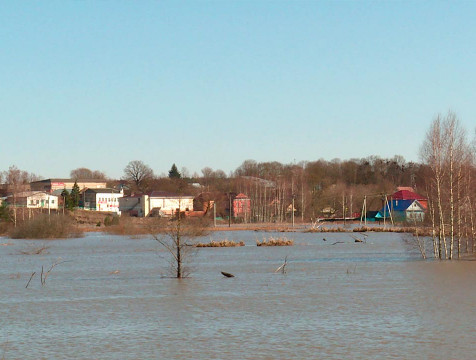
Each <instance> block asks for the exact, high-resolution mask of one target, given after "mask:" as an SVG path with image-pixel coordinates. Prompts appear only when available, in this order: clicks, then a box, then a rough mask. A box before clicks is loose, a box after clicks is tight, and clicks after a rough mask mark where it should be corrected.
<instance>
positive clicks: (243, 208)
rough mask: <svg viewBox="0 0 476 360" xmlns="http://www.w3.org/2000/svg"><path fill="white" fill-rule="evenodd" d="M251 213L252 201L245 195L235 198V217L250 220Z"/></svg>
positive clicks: (241, 194)
mask: <svg viewBox="0 0 476 360" xmlns="http://www.w3.org/2000/svg"><path fill="white" fill-rule="evenodd" d="M250 211H251V199H250V198H249V197H248V196H246V195H245V194H243V193H239V194H238V195H236V196H235V197H234V198H233V217H235V218H244V219H245V220H246V219H249V217H250V214H251V213H250Z"/></svg>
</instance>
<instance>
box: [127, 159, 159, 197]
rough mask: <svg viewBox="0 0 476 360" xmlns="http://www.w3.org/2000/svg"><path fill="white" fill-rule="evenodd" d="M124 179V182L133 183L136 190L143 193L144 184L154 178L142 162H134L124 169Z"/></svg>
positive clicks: (150, 170)
mask: <svg viewBox="0 0 476 360" xmlns="http://www.w3.org/2000/svg"><path fill="white" fill-rule="evenodd" d="M124 177H125V179H126V180H128V181H131V182H133V183H134V185H135V186H136V188H137V189H138V190H140V191H144V190H145V185H146V184H145V183H146V182H147V181H148V180H151V179H152V178H153V177H154V172H153V171H152V169H151V168H150V167H149V166H148V165H146V164H144V163H143V162H142V161H140V160H134V161H131V162H129V164H127V166H126V167H125V168H124Z"/></svg>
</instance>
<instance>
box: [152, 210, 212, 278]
mask: <svg viewBox="0 0 476 360" xmlns="http://www.w3.org/2000/svg"><path fill="white" fill-rule="evenodd" d="M160 225H161V226H160V228H159V229H157V230H156V231H154V232H153V234H152V237H153V239H154V240H156V241H157V242H158V243H159V244H160V245H161V246H162V247H163V248H164V249H165V250H167V251H168V252H169V253H170V255H171V261H170V265H171V270H172V273H173V275H174V277H176V278H178V279H180V278H184V277H187V276H188V275H190V269H189V267H188V266H187V264H188V263H189V260H191V259H190V257H191V256H192V255H193V254H194V253H195V252H196V251H197V249H196V248H195V247H194V246H193V245H194V239H195V238H197V237H199V236H203V235H205V234H206V232H207V228H208V223H207V222H206V220H205V219H197V218H195V219H187V218H185V217H184V215H183V214H181V213H180V211H177V213H176V215H175V217H174V218H173V219H170V220H161V223H160Z"/></svg>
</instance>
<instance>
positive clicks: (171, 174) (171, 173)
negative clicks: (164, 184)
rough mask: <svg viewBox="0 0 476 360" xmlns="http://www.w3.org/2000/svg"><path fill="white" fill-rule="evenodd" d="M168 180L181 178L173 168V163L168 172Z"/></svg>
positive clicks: (175, 167) (174, 167)
mask: <svg viewBox="0 0 476 360" xmlns="http://www.w3.org/2000/svg"><path fill="white" fill-rule="evenodd" d="M169 178H170V179H180V178H182V175H181V174H180V172H179V171H178V169H177V166H175V163H174V164H172V167H171V168H170V170H169Z"/></svg>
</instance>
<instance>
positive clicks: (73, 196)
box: [69, 181, 79, 210]
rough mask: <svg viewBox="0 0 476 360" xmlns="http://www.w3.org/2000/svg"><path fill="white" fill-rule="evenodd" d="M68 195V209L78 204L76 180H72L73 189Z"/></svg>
mask: <svg viewBox="0 0 476 360" xmlns="http://www.w3.org/2000/svg"><path fill="white" fill-rule="evenodd" d="M69 197H70V204H69V209H70V210H73V209H74V208H76V207H78V205H79V186H78V183H77V182H76V181H75V182H74V185H73V189H72V190H71V194H70V195H69Z"/></svg>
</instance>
